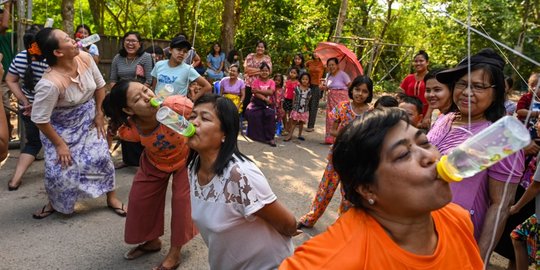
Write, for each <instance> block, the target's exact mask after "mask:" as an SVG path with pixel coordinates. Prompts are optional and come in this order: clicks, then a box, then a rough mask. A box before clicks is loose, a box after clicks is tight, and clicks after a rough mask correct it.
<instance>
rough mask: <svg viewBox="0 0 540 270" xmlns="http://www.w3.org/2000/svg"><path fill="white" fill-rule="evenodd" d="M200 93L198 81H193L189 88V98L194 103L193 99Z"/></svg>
mask: <svg viewBox="0 0 540 270" xmlns="http://www.w3.org/2000/svg"><path fill="white" fill-rule="evenodd" d="M199 91H201V86H200V85H199V83H197V81H191V82H190V83H189V86H188V93H187V97H188V98H189V99H191V101H193V97H196V96H197V94H199Z"/></svg>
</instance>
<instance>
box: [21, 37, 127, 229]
mask: <svg viewBox="0 0 540 270" xmlns="http://www.w3.org/2000/svg"><path fill="white" fill-rule="evenodd" d="M36 42H37V45H38V47H39V50H40V52H41V54H42V55H43V56H44V57H45V59H46V60H47V63H48V64H49V67H50V69H48V70H46V71H45V74H44V75H43V77H42V78H41V80H40V81H39V82H38V83H37V84H36V86H35V97H34V103H33V107H32V117H31V119H32V121H33V122H34V123H36V125H37V127H38V128H39V130H40V131H41V133H42V135H41V141H42V143H43V146H44V147H45V189H46V191H47V195H48V197H49V202H48V203H47V204H46V205H45V206H43V208H41V209H40V210H39V211H38V212H36V213H34V215H33V216H34V218H37V219H41V218H44V217H47V216H49V215H50V214H52V213H54V212H56V211H58V212H61V213H64V214H71V213H72V212H73V211H74V206H75V202H76V201H77V200H78V199H79V198H85V197H91V198H96V197H98V196H101V195H103V194H104V193H107V205H108V206H109V207H110V208H112V209H113V210H114V211H115V212H116V213H117V214H118V215H121V216H125V215H126V211H127V210H126V208H124V204H122V202H120V201H119V200H118V199H117V198H116V195H115V192H114V184H115V181H114V167H113V163H112V161H111V157H110V154H109V151H108V146H107V141H106V140H105V119H104V114H103V112H102V110H101V104H102V102H103V99H104V97H105V80H103V77H102V75H101V72H100V71H99V69H98V68H97V65H96V63H95V62H94V60H93V59H92V57H91V56H90V54H88V53H86V52H82V51H80V50H79V48H78V47H77V44H76V42H75V40H73V39H72V38H71V37H70V36H69V35H68V34H66V33H65V32H64V31H62V30H58V29H53V28H45V29H43V30H41V31H39V32H38V33H37V35H36Z"/></svg>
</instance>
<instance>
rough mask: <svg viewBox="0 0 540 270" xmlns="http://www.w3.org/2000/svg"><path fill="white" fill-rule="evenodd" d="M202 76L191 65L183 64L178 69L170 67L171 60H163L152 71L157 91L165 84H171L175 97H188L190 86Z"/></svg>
mask: <svg viewBox="0 0 540 270" xmlns="http://www.w3.org/2000/svg"><path fill="white" fill-rule="evenodd" d="M200 76H201V75H199V73H197V71H196V70H195V69H194V68H193V67H192V66H190V65H188V64H186V63H182V64H180V65H178V66H176V67H170V66H169V60H161V61H159V62H157V63H156V66H155V67H154V69H152V77H154V78H156V81H157V83H156V89H160V88H161V87H163V86H164V85H165V84H170V85H172V86H173V88H174V94H175V95H183V96H185V95H187V93H188V90H187V88H188V85H189V83H190V82H192V81H194V80H196V79H197V78H199V77H200Z"/></svg>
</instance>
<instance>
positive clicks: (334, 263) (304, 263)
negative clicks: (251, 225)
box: [279, 204, 483, 270]
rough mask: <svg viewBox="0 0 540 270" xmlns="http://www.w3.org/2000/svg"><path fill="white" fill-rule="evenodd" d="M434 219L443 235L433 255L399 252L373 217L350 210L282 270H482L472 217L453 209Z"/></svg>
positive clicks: (441, 211)
mask: <svg viewBox="0 0 540 270" xmlns="http://www.w3.org/2000/svg"><path fill="white" fill-rule="evenodd" d="M432 217H433V221H434V223H435V228H436V230H437V233H438V235H439V241H438V243H437V247H436V249H435V252H434V253H433V255H429V256H420V255H416V254H413V253H410V252H408V251H406V250H404V249H402V248H400V247H399V246H398V245H397V244H396V243H395V242H394V241H393V240H392V239H391V238H390V237H389V236H388V235H387V233H386V232H385V231H384V229H383V228H382V227H381V225H379V223H378V222H377V221H376V220H375V219H374V218H373V217H371V216H370V215H368V214H366V212H364V211H363V210H360V209H351V210H349V211H347V212H346V213H345V214H343V215H342V216H341V217H340V218H339V219H338V220H337V221H336V223H334V224H333V225H332V226H330V227H329V228H328V230H327V231H326V232H324V233H322V234H320V235H318V236H316V237H314V238H312V239H310V240H308V241H307V242H306V243H304V244H303V245H302V246H300V247H298V248H297V249H296V251H295V252H294V254H293V255H292V256H291V257H289V258H287V259H286V260H285V261H283V263H282V264H281V266H280V267H279V269H280V270H282V269H340V270H345V269H355V270H356V269H448V270H450V269H451V270H454V269H482V268H483V262H482V259H481V258H480V252H479V249H478V245H477V244H476V241H475V240H474V236H473V225H472V222H471V219H470V218H469V213H468V212H467V211H465V210H464V209H462V208H461V207H459V206H458V205H456V204H449V205H447V206H445V207H443V208H442V209H439V210H437V211H433V212H432Z"/></svg>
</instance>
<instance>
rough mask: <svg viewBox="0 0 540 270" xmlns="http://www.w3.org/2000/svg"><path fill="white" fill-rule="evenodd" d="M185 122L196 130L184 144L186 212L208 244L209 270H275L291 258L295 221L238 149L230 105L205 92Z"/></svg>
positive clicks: (234, 114) (234, 115)
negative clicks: (188, 204) (188, 206)
mask: <svg viewBox="0 0 540 270" xmlns="http://www.w3.org/2000/svg"><path fill="white" fill-rule="evenodd" d="M189 120H190V121H191V122H192V123H193V125H194V126H195V127H196V128H197V132H196V133H195V135H194V136H193V137H190V138H189V139H188V142H187V143H188V145H189V147H190V148H191V152H190V155H189V159H188V164H189V166H188V168H189V180H190V188H191V196H190V197H191V209H192V210H191V213H192V218H193V221H194V222H195V223H196V224H197V228H198V229H199V230H200V232H201V236H202V238H203V240H204V242H205V243H206V245H207V246H208V261H209V264H210V269H220V270H227V269H231V270H232V269H234V270H236V269H254V270H256V269H257V270H258V269H276V268H277V266H278V265H279V264H280V263H281V261H283V259H285V258H286V257H287V256H289V255H291V254H292V249H293V246H292V240H291V237H292V236H294V235H296V234H297V233H298V232H297V230H296V220H295V218H294V216H293V214H292V213H291V212H290V211H289V210H288V209H287V208H285V206H283V204H281V203H280V202H279V201H278V199H277V197H276V195H275V194H274V192H273V191H272V189H271V187H270V185H269V184H268V181H267V180H266V178H265V177H264V174H263V173H262V172H261V171H260V170H259V168H258V167H257V166H256V165H255V164H254V163H253V162H252V161H251V160H250V159H249V158H247V157H246V156H245V155H244V154H242V153H241V152H240V150H239V149H238V131H239V129H240V122H239V116H238V110H237V108H236V105H235V104H234V103H233V102H232V101H231V100H230V99H228V98H226V97H222V96H217V95H214V94H205V95H203V96H202V97H201V98H199V99H197V101H195V104H194V107H193V112H192V113H191V115H190V117H189Z"/></svg>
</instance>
